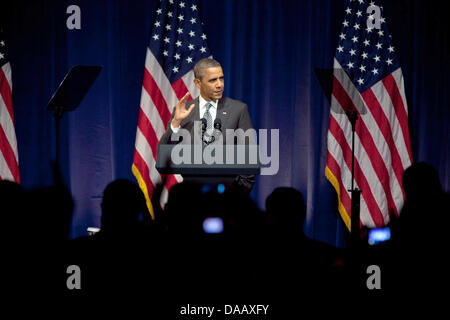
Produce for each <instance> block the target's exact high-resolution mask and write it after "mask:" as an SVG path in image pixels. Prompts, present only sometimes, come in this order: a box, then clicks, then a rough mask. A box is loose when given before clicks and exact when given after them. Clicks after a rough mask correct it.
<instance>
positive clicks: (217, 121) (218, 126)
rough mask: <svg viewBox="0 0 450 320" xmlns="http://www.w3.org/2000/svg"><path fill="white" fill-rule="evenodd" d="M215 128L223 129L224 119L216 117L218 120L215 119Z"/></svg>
mask: <svg viewBox="0 0 450 320" xmlns="http://www.w3.org/2000/svg"><path fill="white" fill-rule="evenodd" d="M214 129H216V130H219V131H222V120H220V119H219V118H216V120H214Z"/></svg>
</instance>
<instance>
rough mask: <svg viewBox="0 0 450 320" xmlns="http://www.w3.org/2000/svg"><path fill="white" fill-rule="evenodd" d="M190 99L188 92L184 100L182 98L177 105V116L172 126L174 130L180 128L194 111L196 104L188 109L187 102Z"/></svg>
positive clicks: (175, 115)
mask: <svg viewBox="0 0 450 320" xmlns="http://www.w3.org/2000/svg"><path fill="white" fill-rule="evenodd" d="M188 97H189V92H187V93H186V94H185V95H184V97H183V98H181V100H180V101H178V103H177V105H176V106H175V114H174V116H173V119H172V126H173V127H174V128H178V127H179V126H180V124H181V121H182V120H183V119H184V118H186V117H187V116H188V115H189V114H190V113H191V111H192V109H194V107H195V104H194V103H193V104H192V105H191V106H190V107H189V109H186V102H187V99H188Z"/></svg>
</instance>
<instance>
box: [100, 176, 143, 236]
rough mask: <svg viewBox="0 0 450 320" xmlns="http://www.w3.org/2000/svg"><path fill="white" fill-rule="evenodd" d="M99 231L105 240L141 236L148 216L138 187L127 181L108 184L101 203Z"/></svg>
mask: <svg viewBox="0 0 450 320" xmlns="http://www.w3.org/2000/svg"><path fill="white" fill-rule="evenodd" d="M101 208H102V216H101V230H100V232H99V233H98V235H99V236H101V237H103V238H105V239H108V238H109V239H113V238H117V239H120V240H128V239H133V238H135V237H136V236H142V235H143V232H144V223H145V222H148V219H149V217H150V214H149V212H148V210H147V206H146V201H145V197H144V194H143V193H142V190H141V189H140V188H139V186H138V185H137V184H136V183H134V182H132V181H130V180H127V179H117V180H114V181H113V182H111V183H110V184H108V185H107V186H106V188H105V190H104V192H103V199H102V203H101Z"/></svg>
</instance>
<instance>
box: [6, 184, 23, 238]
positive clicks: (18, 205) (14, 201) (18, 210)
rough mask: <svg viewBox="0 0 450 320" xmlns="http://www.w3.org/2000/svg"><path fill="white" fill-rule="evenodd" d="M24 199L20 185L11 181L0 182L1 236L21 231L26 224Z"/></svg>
mask: <svg viewBox="0 0 450 320" xmlns="http://www.w3.org/2000/svg"><path fill="white" fill-rule="evenodd" d="M24 197H25V191H24V190H23V188H22V186H21V185H19V184H18V183H16V182H13V181H8V180H0V206H1V220H0V228H1V230H2V234H3V235H6V234H5V232H6V233H11V234H13V233H14V232H15V231H13V230H18V229H21V228H22V227H23V224H24V223H26V218H25V217H24V203H25V201H24Z"/></svg>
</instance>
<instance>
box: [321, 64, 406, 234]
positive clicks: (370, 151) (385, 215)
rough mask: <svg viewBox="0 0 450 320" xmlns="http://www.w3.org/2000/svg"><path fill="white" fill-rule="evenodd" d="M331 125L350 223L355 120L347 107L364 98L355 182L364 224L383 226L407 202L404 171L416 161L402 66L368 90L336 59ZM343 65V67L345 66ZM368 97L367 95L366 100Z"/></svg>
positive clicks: (330, 159)
mask: <svg viewBox="0 0 450 320" xmlns="http://www.w3.org/2000/svg"><path fill="white" fill-rule="evenodd" d="M334 68H335V70H337V71H338V72H334V78H333V90H332V108H331V112H330V124H329V131H328V154H327V169H326V175H327V178H328V179H329V180H330V181H331V182H332V184H333V186H334V187H335V188H336V189H339V190H337V191H338V194H339V202H340V205H339V211H340V213H341V215H342V217H343V218H344V221H345V223H346V225H347V227H348V228H349V229H350V212H351V210H350V199H351V195H350V192H349V191H348V189H349V188H350V186H351V154H352V153H351V134H352V132H351V124H350V121H349V120H348V117H347V115H346V114H345V112H344V110H348V109H353V108H355V107H356V105H357V101H362V102H363V104H364V107H365V109H366V111H367V112H366V113H364V114H358V115H359V118H358V120H357V122H356V131H355V133H356V134H355V184H356V186H357V187H358V188H359V189H360V190H361V191H362V193H361V213H360V214H361V216H360V219H361V224H362V225H365V226H368V227H381V226H384V225H386V224H387V223H389V219H390V213H391V210H392V212H394V214H396V215H398V213H399V211H400V209H401V207H402V205H403V202H404V192H403V187H402V179H401V178H402V174H403V171H404V170H405V169H406V168H407V167H408V166H410V164H411V163H412V156H411V144H410V138H409V130H408V110H407V104H406V98H405V93H404V85H403V75H402V71H401V69H400V68H399V69H397V70H396V71H394V72H393V73H391V74H390V75H388V76H387V77H385V78H384V79H382V80H381V81H379V82H378V83H376V84H375V85H373V86H372V87H371V88H370V89H368V90H366V91H365V92H363V93H362V94H360V93H359V92H358V90H357V89H356V88H355V87H354V85H353V84H352V82H351V81H350V79H349V78H348V75H347V74H346V73H345V71H344V70H343V69H342V67H341V66H340V64H339V62H338V61H337V60H336V59H335V60H334ZM340 71H342V72H340ZM361 99H362V100H361Z"/></svg>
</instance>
